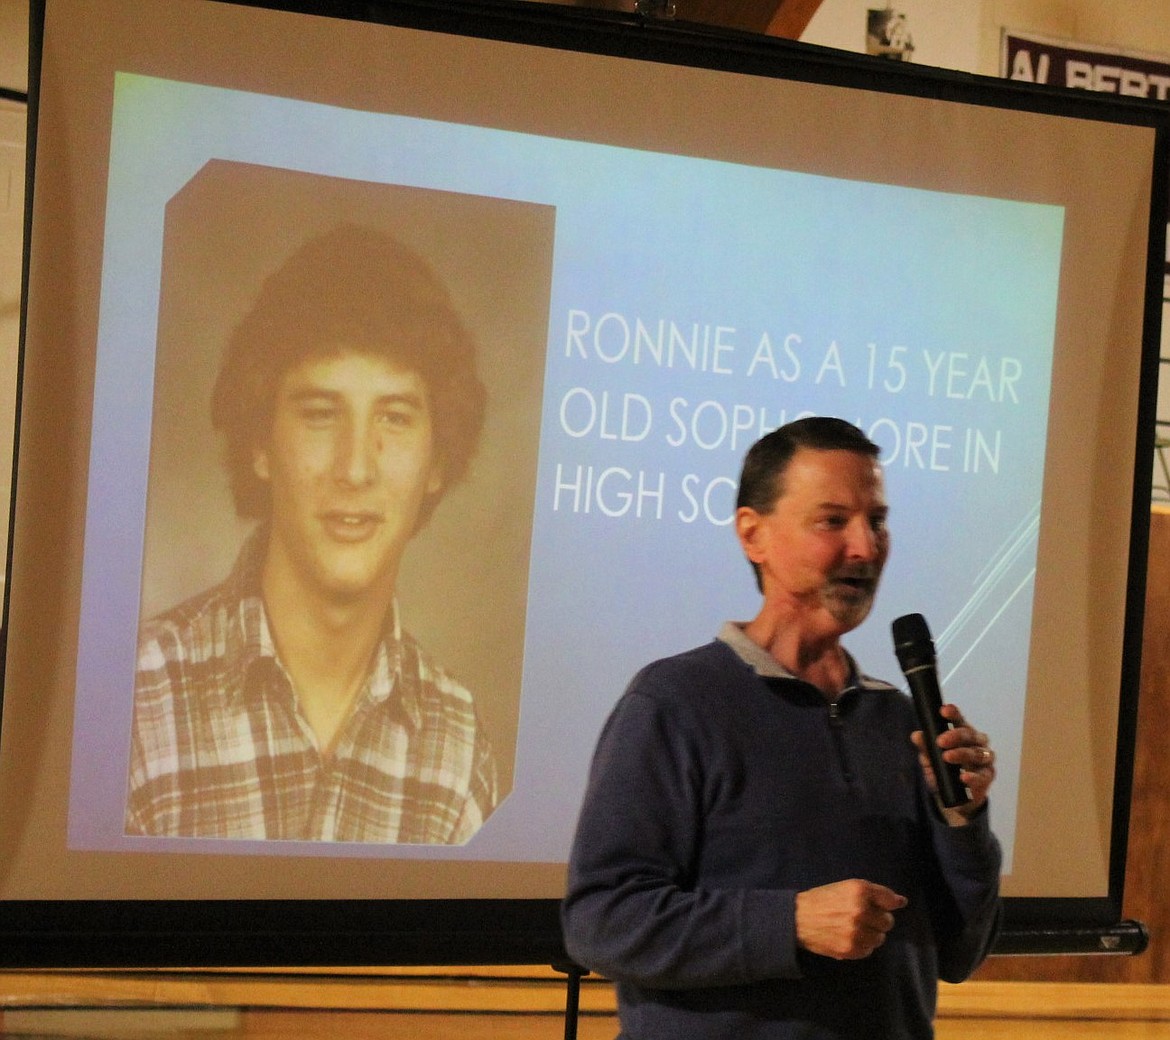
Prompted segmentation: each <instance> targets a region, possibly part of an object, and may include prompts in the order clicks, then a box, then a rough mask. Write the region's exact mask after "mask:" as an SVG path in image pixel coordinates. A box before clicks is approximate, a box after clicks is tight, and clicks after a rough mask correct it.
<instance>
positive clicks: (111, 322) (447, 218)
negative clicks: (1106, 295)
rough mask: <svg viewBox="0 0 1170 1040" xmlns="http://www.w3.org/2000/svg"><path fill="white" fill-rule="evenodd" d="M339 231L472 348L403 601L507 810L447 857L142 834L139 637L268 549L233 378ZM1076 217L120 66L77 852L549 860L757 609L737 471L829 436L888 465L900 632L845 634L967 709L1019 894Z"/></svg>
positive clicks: (422, 836)
mask: <svg viewBox="0 0 1170 1040" xmlns="http://www.w3.org/2000/svg"><path fill="white" fill-rule="evenodd" d="M339 224H345V225H354V224H356V225H358V226H361V227H365V228H371V229H374V230H376V231H377V232H378V233H379V234H385V235H388V236H392V237H393V238H394V239H395V240H397V241H400V242H402V243H403V244H404V245H405V246H406V247H407V248H408V249H409V250H410V252H411V253H412V254H416V255H417V256H419V257H421V258H422V260H423V262H425V264H426V265H427V266H428V267H429V268H431V269H432V270H433V271H434V273H435V275H436V277H437V279H438V280H439V281H441V282H442V283H443V284H444V286H445V288H446V291H447V292H448V293H449V296H450V303H451V306H452V308H453V310H454V311H455V312H456V313H457V314H458V316H459V320H460V321H461V322H462V323H463V325H464V326H465V327H466V329H467V330H468V333H469V334H470V336H471V337H472V338H473V339H474V340H475V342H476V364H477V367H478V372H479V378H480V379H481V380H482V383H483V385H484V388H485V410H484V423H483V432H482V436H481V438H480V439H479V443H478V447H477V450H476V452H475V454H474V455H473V456H472V457H471V459H470V462H469V465H468V468H467V472H466V475H465V476H464V477H463V478H462V479H461V480H459V481H458V482H457V484H455V485H454V486H451V487H449V488H444V489H443V493H442V495H441V500H440V501H438V502H437V504H435V505H434V511H433V516H431V517H430V519H429V520H427V521H426V523H425V525H424V526H423V527H422V529H421V530H418V531H417V533H416V534H414V535H413V537H410V538H409V539H408V544H405V546H404V547H403V548H402V551H401V557H400V558H401V563H400V572H399V574H398V581H397V584H396V586H395V589H394V604H395V605H394V607H393V608H392V609H393V611H394V618H395V623H396V624H397V623H398V620H399V619H400V620H401V626H400V627H401V628H403V629H404V630H406V631H408V632H409V633H410V637H411V638H412V639H413V640H417V643H418V645H419V646H421V647H422V648H423V649H424V650H425V651H426V653H427V654H428V658H429V659H432V660H433V661H435V662H437V665H438V666H441V667H442V669H443V670H444V674H448V673H449V676H450V682H451V684H452V686H453V687H457V688H458V689H459V690H460V691H462V693H460V694H459V696H460V697H463V696H464V695H466V696H465V703H468V704H474V708H475V712H476V715H477V717H478V720H479V723H478V725H479V726H480V727H482V730H483V733H484V735H485V737H486V739H487V743H488V744H490V746H491V748H492V756H493V760H494V766H493V768H494V771H495V781H494V785H495V795H494V796H492V797H491V798H490V799H488V800H487V802H485V805H486V808H485V810H484V812H483V813H482V816H483V818H482V819H481V820H477V821H476V822H475V825H474V826H472V827H470V828H467V829H466V830H463V831H459V830H456V832H455V836H454V837H453V838H451V839H446V838H443V837H438V836H436V835H435V834H434V833H431V832H420V833H417V834H415V835H414V836H409V835H405V834H399V833H397V832H394V831H384V832H381V833H373V832H369V833H359V832H358V831H345V829H344V828H339V829H335V830H332V831H331V830H330V829H329V828H328V827H326V828H323V829H320V830H313V829H311V828H310V829H309V830H304V829H301V830H298V829H295V828H294V829H291V830H282V829H281V825H280V824H277V823H273V824H271V825H270V826H268V827H267V829H264V830H260V831H258V832H255V833H248V834H242V835H239V836H232V835H220V836H215V835H211V836H209V835H208V834H207V833H204V832H200V831H199V829H198V828H195V829H194V830H187V831H184V830H183V829H182V828H180V830H179V831H178V832H176V831H174V830H163V831H159V832H152V830H151V829H150V828H141V829H139V830H136V829H135V827H133V826H131V827H128V825H127V820H128V797H129V795H130V789H131V782H130V777H131V773H132V772H133V770H132V767H131V758H132V737H131V734H132V731H133V729H134V704H135V687H136V670H137V669H136V660H138V659H139V655H140V650H139V642H140V637H141V634H142V633H146V632H149V631H152V629H151V627H150V626H151V624H152V619H154V618H156V617H157V616H158V615H160V614H166V613H167V612H168V611H171V610H172V609H173V608H174V607H175V606H176V605H177V604H179V603H184V602H188V601H190V599H191V597H198V596H200V595H201V594H203V593H204V592H205V591H206V590H208V589H214V588H217V587H219V586H220V585H221V583H223V582H225V580H226V579H227V578H228V576H229V574H231V573H233V568H234V567H237V563H236V561H237V560H238V559H239V558H240V557H241V553H244V552H246V551H247V546H249V545H255V544H256V543H257V542H258V540H259V541H262V540H263V539H264V538H266V537H267V536H268V533H269V527H268V526H266V521H263V520H262V521H260V525H259V526H257V522H256V521H255V520H254V519H252V518H250V517H249V516H247V515H241V513H240V511H239V509H238V508H233V497H232V486H230V484H229V469H230V467H228V466H225V465H224V463H223V459H222V458H221V456H222V452H223V444H222V441H221V440H220V439H219V438H218V435H217V433H216V430H215V429H214V428H213V426H212V417H211V407H210V403H209V402H210V398H211V393H212V385H213V383H214V381H215V379H216V373H217V371H218V370H219V366H220V364H221V359H222V357H223V355H224V351H225V349H227V346H228V341H229V339H230V337H231V335H232V330H233V328H234V327H235V326H236V324H237V323H238V322H240V321H241V320H242V319H243V318H244V316H245V315H246V314H247V313H248V311H249V310H250V308H252V307H253V305H254V303H255V300H256V298H257V295H258V294H259V293H260V292H261V286H262V284H263V282H264V279H265V278H266V277H268V276H269V275H271V274H272V273H273V272H275V271H277V270H278V269H279V268H280V266H281V264H282V263H283V262H285V261H286V260H287V259H288V258H289V257H290V256H293V255H294V254H295V253H296V251H297V249H298V248H300V247H301V246H303V245H304V244H305V243H306V242H310V241H312V240H313V239H314V238H315V237H316V236H319V235H322V234H325V233H327V232H328V231H329V230H330V228H332V227H334V226H335V225H339ZM1063 224H1064V213H1063V210H1062V209H1061V208H1060V207H1057V206H1051V205H1040V204H1035V203H1025V202H1019V201H1011V200H1004V199H997V198H987V197H977V196H971V195H962V194H948V193H943V192H932V191H924V190H920V189H911V188H906V187H901V186H898V185H892V184H877V183H867V182H864V181H855V180H848V179H839V178H828V177H821V176H814V175H811V174H808V173H797V172H791V171H785V170H781V169H768V168H761V167H753V166H745V165H736V164H731V163H725V162H717V161H714V160H709V159H700V158H693V157H684V156H677V155H670V154H663V153H656V152H647V151H634V150H629V149H622V148H618V147H614V146H611V145H601V144H596V143H591V142H585V141H575V140H566V139H558V138H551V137H541V136H536V135H529V134H518V133H515V132H507V131H503V130H496V129H492V128H486V127H474V126H466V125H454V124H450V123H443V122H437V121H427V120H421V119H416V118H410V117H406V116H399V115H392V114H385V113H370V112H361V111H354V110H342V109H337V108H330V107H327V106H322V105H317V104H310V103H306V102H294V101H289V100H285V99H281V98H275V97H269V96H262V95H257V94H249V93H243V92H239V91H232V90H225V89H219V88H213V87H207V86H200V85H194V84H188V83H180V82H174V81H167V80H161V79H154V78H150V77H146V76H139V75H129V74H120V75H119V76H118V77H117V81H116V87H115V102H114V121H113V137H112V141H111V154H110V176H109V187H108V196H107V209H106V224H105V247H104V257H103V268H102V293H101V306H100V321H99V331H98V340H99V342H98V351H97V369H96V381H95V395H94V412H93V419H92V424H93V437H92V446H91V458H90V468H89V474H90V476H89V490H88V505H87V513H86V533H85V547H84V551H85V557H84V572H83V589H82V603H81V619H80V636H79V653H78V664H77V684H76V704H75V725H74V745H73V766H72V773H71V784H70V818H69V845H70V846H71V847H72V848H75V849H94V850H150V851H156V852H169V851H174V852H191V851H207V852H217V853H221V854H232V853H241V854H243V853H247V854H260V855H268V854H281V855H288V854H295V855H299V856H347V857H367V858H376V857H395V858H403V859H407V858H428V859H443V858H450V859H466V860H485V861H486V860H500V861H510V862H547V863H558V862H563V861H564V859H565V857H566V855H567V850H568V845H569V841H570V837H571V834H572V830H573V826H574V822H575V816H576V811H577V806H578V803H579V800H580V797H581V792H582V789H583V784H584V779H585V773H586V769H587V766H588V755H589V751H590V749H591V747H592V744H593V738H594V736H595V735H596V733H597V731H598V730H599V728H600V726H601V724H602V722H603V720H604V718H605V716H606V715H607V713H608V711H609V709H610V707H611V706H612V704H613V702H614V701H615V700H616V698H617V697H618V696H619V694H620V693H621V690H622V689H623V687H624V685H625V684H626V682H627V681H628V680H629V678H630V677H631V676H632V675H633V673H634V672H635V671H636V670H637V669H638V668H639V667H640V666H641V665H643V664H645V663H646V662H647V661H648V660H650V659H651V658H653V657H656V656H661V655H665V654H669V653H673V652H676V651H678V650H681V649H685V648H687V647H689V646H692V645H695V644H697V643H700V642H704V641H706V640H708V639H710V638H712V637H713V636H714V634H715V632H716V631H717V630H718V628H719V625H720V624H721V622H722V621H724V620H726V619H728V618H734V619H747V618H750V617H752V616H753V615H754V614H755V612H756V610H757V607H758V600H757V593H756V590H755V585H754V581H753V578H752V575H751V571H750V568H749V567H748V565H747V563H746V562H744V560H743V559H742V557H741V555H740V553H739V550H738V547H737V545H736V542H735V536H734V532H733V529H732V526H731V520H732V512H733V502H734V488H735V481H736V477H737V473H738V468H739V464H740V461H741V459H742V457H743V454H744V452H745V451H746V449H747V447H748V446H749V445H750V444H751V443H752V441H754V440H755V439H756V438H757V437H759V436H760V435H762V434H764V433H766V432H768V431H769V430H771V429H773V428H775V427H776V426H778V425H780V424H782V423H784V422H786V421H788V420H791V419H794V418H796V417H798V416H801V415H805V414H811V413H820V414H834V415H840V416H842V417H844V418H846V419H849V420H850V421H852V422H855V423H857V424H858V425H859V426H861V427H862V428H863V429H864V430H865V431H866V432H867V433H868V434H869V435H870V436H871V437H872V438H873V439H874V440H875V441H876V442H877V443H878V444H879V445H880V446H881V447H882V451H883V455H882V462H883V464H884V466H885V472H886V479H887V492H888V497H889V500H890V504H891V510H892V511H891V518H890V526H891V531H892V542H893V548H892V552H891V560H890V563H889V565H888V567H887V570H886V576H885V578H884V580H883V586H882V589H881V590H880V592H879V595H878V603H877V609H876V610H875V612H874V616H873V617H871V619H870V620H869V621H867V622H866V624H865V625H864V626H862V628H860V629H859V630H858V631H857V632H855V633H853V634H852V635H851V636H850V637H849V638H848V639H847V640H846V644H847V646H848V647H849V649H850V650H851V651H852V652H853V654H854V655H855V656H856V657H857V659H858V661H859V663H860V665H861V666H862V668H863V669H864V670H865V671H867V672H870V673H871V674H874V675H877V676H880V677H883V678H887V679H891V680H897V679H899V678H900V676H899V674H898V670H897V665H896V662H895V660H894V656H893V652H892V645H891V641H890V635H889V622H890V619H892V618H893V617H895V616H897V615H899V614H903V613H908V612H912V611H915V612H921V613H922V614H924V615H925V616H926V617H927V619H928V620H929V622H930V624H931V627H932V629H933V631H934V633H935V637H936V643H937V646H938V651H939V658H940V669H941V671H942V673H943V678H944V685H945V690H946V693H947V696H948V698H949V699H951V700H954V701H955V702H956V703H959V704H960V705H961V706H962V707H963V708H964V710H965V711H966V713H967V714H968V715H969V716H970V717H971V718H972V720H974V721H976V722H977V724H978V725H979V726H980V727H981V728H984V729H987V730H989V731H990V732H991V734H992V739H993V741H994V743H995V746H996V749H997V752H998V756H999V764H998V768H999V779H998V780H997V785H996V798H995V800H994V803H993V812H994V820H993V823H994V826H995V828H996V830H997V832H998V833H999V835H1000V837H1001V839H1002V840H1003V842H1004V845H1005V849H1006V851H1007V852H1008V855H1009V867H1010V853H1011V848H1012V840H1013V835H1014V831H1015V804H1016V791H1017V789H1018V781H1019V770H1020V747H1021V740H1022V732H1023V716H1024V697H1025V688H1024V687H1025V677H1026V675H1027V670H1028V648H1029V639H1030V634H1031V625H1032V593H1033V579H1034V574H1035V561H1036V553H1037V539H1038V530H1039V515H1040V502H1041V486H1042V480H1043V476H1044V466H1045V443H1046V434H1047V421H1048V405H1049V392H1050V379H1051V370H1052V359H1053V340H1054V328H1055V321H1056V305H1057V290H1058V274H1059V264H1060V257H1061V247H1062V235H1063ZM326 288H327V286H326ZM261 468H262V469H263V468H264V467H263V466H262V467H261ZM275 496H276V485H275V484H273V497H274V499H275ZM237 505H238V503H237ZM361 522H362V521H361V520H360V518H355V517H349V518H346V519H344V520H340V521H339V523H340V524H343V525H344V524H348V525H349V528H348V529H349V531H350V532H351V533H353V532H354V531H355V529H356V527H357V525H358V524H360V523H361ZM271 523H272V525H273V526H275V523H276V514H275V512H273V514H272V520H271ZM396 631H397V630H396ZM164 670H165V667H164ZM975 676H977V677H978V679H977V681H976V680H975V678H973V677H975ZM135 746H137V745H135ZM135 754H140V753H139V752H135ZM233 754H235V755H236V757H237V761H236V765H237V766H238V764H239V763H238V759H239V757H240V753H239V751H238V745H237V751H236V752H233ZM244 757H247V756H244ZM386 768H387V769H388V771H390V772H395V771H397V774H398V775H399V776H400V777H401V776H404V775H405V774H406V773H407V769H406V767H405V766H403V765H401V764H400V763H392V764H389V765H387V767H386ZM243 787H245V788H247V789H248V790H249V791H252V792H254V791H255V785H254V784H251V783H245V784H243ZM212 801H214V799H212ZM245 811H247V810H243V809H239V807H238V806H236V805H233V806H232V807H231V808H229V809H228V810H226V813H227V814H228V815H235V814H237V812H245ZM372 811H374V812H378V811H380V810H378V809H375V810H372ZM179 815H180V816H181V815H182V813H181V812H180V813H179ZM261 815H263V812H262V811H261ZM273 839H279V840H273Z"/></svg>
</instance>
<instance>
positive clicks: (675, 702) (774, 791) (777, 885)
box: [563, 628, 1000, 1040]
mask: <svg viewBox="0 0 1170 1040" xmlns="http://www.w3.org/2000/svg"><path fill="white" fill-rule="evenodd" d="M725 640H728V641H730V642H731V643H732V644H735V645H736V646H737V647H738V648H739V652H737V650H736V649H733V648H732V646H731V645H729V644H728V641H725ZM745 644H746V637H744V636H743V635H742V633H741V632H739V631H738V630H735V629H734V628H725V630H724V633H723V634H722V636H721V638H720V639H719V640H716V641H714V642H712V643H709V644H707V645H706V646H703V647H699V648H698V649H696V650H692V651H689V652H687V653H684V654H680V655H678V656H676V657H671V658H668V659H666V660H662V661H658V662H656V663H654V664H652V665H649V666H648V667H647V668H645V669H643V670H642V671H641V672H640V673H639V674H638V675H637V676H636V677H635V679H634V680H633V682H632V683H631V685H630V687H629V689H628V690H627V691H626V692H625V694H624V695H623V696H622V698H621V700H620V701H619V702H618V704H617V706H616V707H615V709H614V711H613V713H612V715H611V716H610V718H609V720H608V722H607V723H606V726H605V728H604V730H603V732H602V735H601V738H600V741H599V743H598V747H597V751H596V753H595V756H594V761H593V767H592V770H591V774H590V779H589V784H588V788H587V791H586V796H585V802H584V805H583V808H582V812H581V817H580V821H579V823H578V829H577V835H576V839H575V842H574V846H573V851H572V855H571V857H570V863H569V882H568V891H567V895H566V898H565V903H564V909H563V922H564V929H565V941H566V944H567V948H568V951H569V953H570V955H571V956H572V957H573V958H574V960H576V961H577V962H578V963H580V964H582V965H583V966H585V967H587V968H590V969H592V970H594V971H597V972H600V973H602V974H603V975H606V976H607V977H609V978H611V979H613V980H615V981H616V982H617V984H618V1002H619V1013H620V1018H621V1025H622V1033H621V1036H622V1037H623V1038H626V1040H681V1038H686V1040H706V1038H727V1040H754V1038H760V1040H764V1038H767V1040H782V1038H789V1037H801V1038H810V1040H811V1038H816V1040H842V1038H865V1040H901V1038H908V1040H909V1038H914V1040H917V1038H927V1037H931V1036H932V1035H933V1020H934V1011H935V1002H936V995H937V983H938V979H939V978H942V979H945V980H947V981H952V982H957V981H960V980H961V979H964V978H966V977H967V975H969V974H970V973H971V972H972V971H973V970H974V969H975V968H976V967H977V966H978V965H979V963H980V962H981V961H982V959H983V957H984V956H985V955H986V953H987V950H988V947H989V945H990V943H991V940H992V938H993V936H994V931H995V927H996V922H997V919H998V907H999V899H998V891H999V872H1000V851H999V845H998V843H997V841H996V839H995V837H994V836H993V835H992V833H991V831H990V828H989V826H988V822H987V814H986V810H984V811H983V812H982V813H980V814H979V815H978V816H977V817H976V818H975V819H974V820H972V821H971V822H970V823H969V824H968V825H967V826H964V827H948V826H947V824H946V822H945V821H944V820H943V818H942V817H941V815H940V814H939V812H938V810H937V809H936V807H935V803H934V800H933V798H932V796H931V795H930V794H929V792H928V791H927V790H926V787H925V784H924V782H923V780H922V775H921V770H920V768H919V765H918V760H917V754H916V752H915V750H914V747H913V745H912V744H911V743H910V733H911V732H912V731H913V730H915V729H917V728H918V724H917V722H916V721H915V717H914V710H913V707H912V705H911V703H910V700H909V698H908V697H907V696H906V695H905V694H903V693H902V692H900V691H899V690H898V689H896V688H895V687H893V686H890V685H888V684H886V683H882V682H879V681H877V680H873V679H869V678H867V677H865V676H861V675H858V674H856V672H855V678H854V680H853V681H852V682H851V683H850V685H849V687H848V688H847V689H846V690H845V691H844V692H843V693H842V695H841V696H840V697H839V698H838V700H837V701H836V702H835V703H833V704H830V703H829V702H827V701H826V699H825V697H824V695H823V694H822V693H821V692H820V691H819V690H817V689H816V688H814V687H813V686H810V685H809V684H807V683H805V682H802V681H800V680H798V679H795V678H793V677H791V676H788V675H787V674H786V673H784V672H783V670H782V669H779V667H778V666H776V665H775V663H774V662H771V659H770V658H767V662H770V663H771V667H768V665H767V664H766V663H764V658H765V657H766V655H764V656H763V657H759V655H763V651H759V655H757V657H759V659H757V660H753V659H752V658H753V655H752V651H751V649H750V648H748V647H747V646H746V645H745ZM745 658H746V659H745ZM848 878H863V879H865V880H868V881H873V882H876V883H878V884H882V885H887V886H888V887H890V888H892V889H893V890H894V891H895V892H898V893H900V894H901V895H904V896H906V897H907V898H908V899H909V905H908V906H907V907H906V908H904V909H902V910H900V911H897V912H896V914H895V918H896V924H895V926H894V929H893V930H892V931H891V932H890V933H889V935H888V937H887V939H886V942H885V944H884V945H882V946H880V947H879V948H878V949H877V950H875V951H874V952H873V953H872V954H871V955H870V956H869V957H867V958H865V959H863V960H858V961H834V960H831V959H828V958H824V957H819V956H816V955H813V954H810V953H808V952H807V951H804V950H801V949H798V947H797V944H796V937H795V919H794V903H795V896H796V893H797V892H799V891H802V890H804V889H808V888H813V887H815V886H818V885H824V884H829V883H831V882H835V881H842V880H845V879H848Z"/></svg>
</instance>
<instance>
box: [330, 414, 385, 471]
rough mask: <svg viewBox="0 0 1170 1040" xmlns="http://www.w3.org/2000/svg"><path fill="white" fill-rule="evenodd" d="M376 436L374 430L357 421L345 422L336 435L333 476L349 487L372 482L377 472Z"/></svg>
mask: <svg viewBox="0 0 1170 1040" xmlns="http://www.w3.org/2000/svg"><path fill="white" fill-rule="evenodd" d="M378 437H379V434H378V432H377V431H376V430H373V429H367V428H364V427H362V426H361V424H358V423H347V424H346V425H345V428H344V430H343V431H342V433H341V434H340V436H339V437H338V444H337V450H336V453H335V458H334V476H335V477H336V478H337V480H338V481H339V482H341V483H343V484H348V485H349V486H350V487H364V486H366V485H368V484H371V483H373V481H374V478H375V476H376V475H377V472H378V447H379V445H378Z"/></svg>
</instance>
